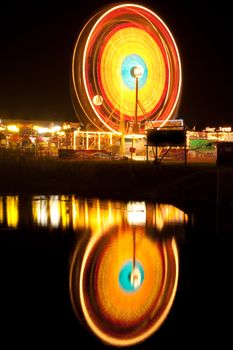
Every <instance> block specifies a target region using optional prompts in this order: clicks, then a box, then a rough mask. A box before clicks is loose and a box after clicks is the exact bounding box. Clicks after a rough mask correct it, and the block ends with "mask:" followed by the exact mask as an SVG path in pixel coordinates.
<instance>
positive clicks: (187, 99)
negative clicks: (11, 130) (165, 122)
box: [0, 0, 233, 128]
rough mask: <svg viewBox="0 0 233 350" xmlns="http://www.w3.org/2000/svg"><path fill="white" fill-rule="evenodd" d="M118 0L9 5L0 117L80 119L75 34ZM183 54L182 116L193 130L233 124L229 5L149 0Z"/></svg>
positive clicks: (2, 25) (4, 15)
mask: <svg viewBox="0 0 233 350" xmlns="http://www.w3.org/2000/svg"><path fill="white" fill-rule="evenodd" d="M107 3H115V2H114V1H96V0H93V1H85V0H82V1H80V0H76V1H75V2H72V1H69V0H66V1H61V2H57V3H55V2H51V1H45V2H43V1H38V2H31V5H28V3H24V2H20V1H17V2H15V3H14V2H12V1H11V2H9V3H8V2H5V4H4V5H3V4H1V10H0V42H1V51H0V119H1V118H2V119H3V118H17V119H33V120H38V119H42V120H70V121H77V117H76V115H75V112H74V108H73V105H72V100H71V94H70V69H71V60H72V53H73V49H74V45H75V42H76V39H77V36H78V34H79V32H80V30H81V29H82V27H83V26H84V24H85V23H86V21H87V20H88V19H89V17H90V16H91V15H92V14H94V13H95V12H96V11H97V10H98V9H100V8H101V7H102V6H103V5H105V4H107ZM140 4H142V5H145V6H148V7H149V8H150V9H151V10H153V11H154V12H155V13H156V14H157V15H159V16H160V17H161V18H162V19H163V21H164V22H165V23H166V24H167V26H168V28H169V29H170V31H171V32H172V34H173V36H174V38H175V40H176V43H177V46H178V49H179V51H180V56H181V62H182V70H183V92H182V97H181V104H180V109H179V115H178V117H179V118H182V119H184V122H185V124H186V125H187V126H188V127H189V128H192V127H193V126H196V127H197V128H202V127H205V126H225V125H232V126H233V112H232V103H233V86H232V80H233V68H232V67H233V15H232V11H231V10H230V2H229V1H226V0H223V1H219V2H218V3H216V2H210V1H205V0H203V1H194V0H190V1H187V2H186V3H185V4H184V1H183V0H182V1H174V0H167V1H166V0H157V1H156V0H154V1H153V0H151V1H144V2H140Z"/></svg>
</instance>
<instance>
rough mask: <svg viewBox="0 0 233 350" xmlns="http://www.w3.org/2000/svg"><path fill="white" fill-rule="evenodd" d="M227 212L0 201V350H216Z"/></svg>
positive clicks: (227, 293) (223, 208) (227, 296)
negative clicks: (19, 349)
mask: <svg viewBox="0 0 233 350" xmlns="http://www.w3.org/2000/svg"><path fill="white" fill-rule="evenodd" d="M232 210H233V207H232V205H231V203H227V204H223V203H221V202H220V203H219V202H217V203H213V202H208V201H204V202H203V201H200V202H195V203H193V205H190V204H189V205H187V206H186V205H185V204H183V205H182V207H181V205H180V204H177V205H176V203H157V202H147V201H117V200H107V199H104V200H101V199H99V198H81V197H78V196H76V195H67V194H66V195H61V194H59V195H27V194H25V195H4V196H0V259H1V264H0V266H1V267H0V272H1V289H0V290H1V291H0V297H1V298H0V318H1V340H0V344H1V343H2V344H6V345H5V346H3V348H10V347H11V346H14V347H15V346H17V347H20V346H23V347H24V348H25V347H30V348H34V347H35V346H43V347H45V346H50V347H52V348H55V347H58V346H60V345H61V344H64V347H65V348H66V349H73V348H76V347H78V348H80V349H83V348H84V347H89V348H93V349H107V348H108V349H109V348H111V347H116V346H117V347H128V346H130V347H131V348H133V349H149V350H150V349H156V348H157V349H167V348H168V347H170V346H172V347H175V348H178V347H179V348H180V347H181V348H185V349H188V348H190V347H191V346H192V347H193V346H198V347H200V346H210V345H211V346H212V345H214V344H216V342H217V341H221V344H222V345H221V346H222V348H224V346H223V344H224V342H227V341H229V339H230V334H231V333H230V321H228V320H227V317H231V311H230V310H231V295H232V294H231V292H232V289H231V287H230V282H229V281H230V276H231V265H232V262H231V254H232V253H231V250H232V232H233V227H232V226H233V224H232ZM2 344H1V345H2Z"/></svg>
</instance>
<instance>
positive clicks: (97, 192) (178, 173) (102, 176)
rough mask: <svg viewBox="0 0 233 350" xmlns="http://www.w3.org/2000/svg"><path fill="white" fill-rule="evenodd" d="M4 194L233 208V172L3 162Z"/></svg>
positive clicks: (209, 167)
mask: <svg viewBox="0 0 233 350" xmlns="http://www.w3.org/2000/svg"><path fill="white" fill-rule="evenodd" d="M0 167H1V172H0V194H2V195H4V194H15V193H22V194H23V193H24V194H26V193H31V194H45V195H46V194H48V195H49V194H77V195H80V196H82V197H83V196H84V197H100V198H109V199H122V200H124V199H126V200H127V199H129V200H157V201H162V202H164V201H181V202H192V201H194V202H196V201H201V202H216V201H221V202H228V203H233V186H232V179H233V167H232V166H226V165H224V166H221V167H220V166H217V165H215V164H195V163H192V164H189V163H188V164H187V165H185V164H183V163H182V164H181V163H174V164H168V163H167V164H165V163H164V164H162V163H160V164H154V163H153V162H146V161H140V162H139V161H132V160H127V161H126V160H123V161H119V160H115V161H109V160H69V161H67V160H61V159H51V158H49V159H48V158H26V157H7V158H6V157H5V158H4V157H0Z"/></svg>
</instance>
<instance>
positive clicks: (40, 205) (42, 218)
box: [32, 197, 48, 226]
mask: <svg viewBox="0 0 233 350" xmlns="http://www.w3.org/2000/svg"><path fill="white" fill-rule="evenodd" d="M32 215H33V221H34V222H35V223H36V224H38V225H41V226H47V224H48V199H47V198H45V197H39V198H38V199H37V198H35V197H34V200H33V202H32Z"/></svg>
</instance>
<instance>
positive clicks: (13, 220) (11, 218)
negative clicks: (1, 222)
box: [6, 196, 19, 228]
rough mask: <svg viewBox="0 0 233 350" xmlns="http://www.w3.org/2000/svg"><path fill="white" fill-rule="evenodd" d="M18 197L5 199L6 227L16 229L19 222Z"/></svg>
mask: <svg viewBox="0 0 233 350" xmlns="http://www.w3.org/2000/svg"><path fill="white" fill-rule="evenodd" d="M18 202H19V200H18V196H7V197H6V210H7V225H8V226H9V227H14V228H16V227H17V226H18V220H19V208H18Z"/></svg>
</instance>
